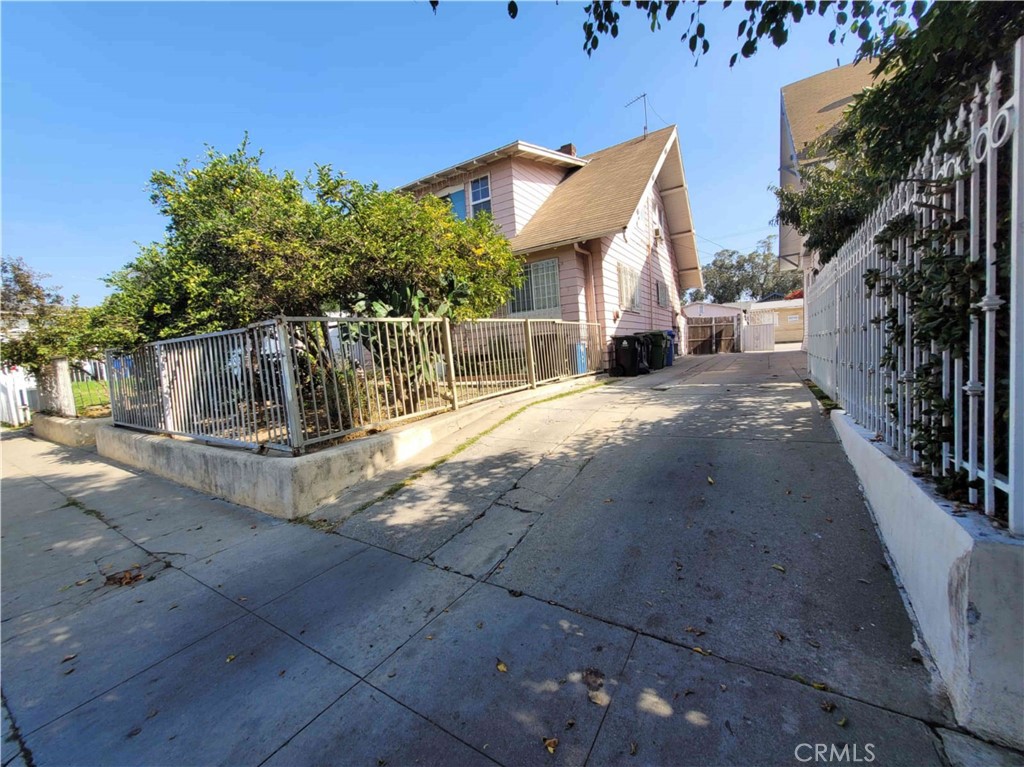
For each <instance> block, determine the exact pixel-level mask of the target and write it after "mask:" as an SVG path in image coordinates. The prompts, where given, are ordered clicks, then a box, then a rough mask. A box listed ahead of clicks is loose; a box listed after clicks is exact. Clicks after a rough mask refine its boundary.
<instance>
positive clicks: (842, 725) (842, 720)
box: [836, 716, 846, 727]
mask: <svg viewBox="0 0 1024 767" xmlns="http://www.w3.org/2000/svg"><path fill="white" fill-rule="evenodd" d="M836 724H838V725H839V726H840V727H845V726H846V717H845V716H844V717H843V718H842V719H840V720H839V721H838V722H836Z"/></svg>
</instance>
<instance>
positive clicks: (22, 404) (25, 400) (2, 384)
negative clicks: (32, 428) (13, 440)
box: [0, 365, 38, 426]
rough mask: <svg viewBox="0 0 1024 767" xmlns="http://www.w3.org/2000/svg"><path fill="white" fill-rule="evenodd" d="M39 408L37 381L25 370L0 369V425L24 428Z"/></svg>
mask: <svg viewBox="0 0 1024 767" xmlns="http://www.w3.org/2000/svg"><path fill="white" fill-rule="evenodd" d="M37 406H38V398H37V396H36V380H35V378H33V377H32V374H31V373H29V372H28V371H27V370H25V368H21V367H12V366H6V365H5V366H3V367H0V423H5V424H10V425H11V426H22V425H24V424H26V423H28V422H29V420H31V418H32V410H33V409H34V408H35V407H37Z"/></svg>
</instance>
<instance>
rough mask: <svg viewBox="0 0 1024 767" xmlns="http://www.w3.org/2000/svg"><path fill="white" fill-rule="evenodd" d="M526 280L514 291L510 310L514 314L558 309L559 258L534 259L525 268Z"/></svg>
mask: <svg viewBox="0 0 1024 767" xmlns="http://www.w3.org/2000/svg"><path fill="white" fill-rule="evenodd" d="M524 271H525V273H526V281H525V282H524V283H523V285H522V287H520V288H517V289H516V290H514V291H513V292H512V303H511V305H510V307H509V311H511V313H512V314H526V313H527V312H536V311H542V310H545V309H557V308H558V306H559V301H558V259H557V258H549V259H546V260H544V261H534V262H533V263H532V264H527V265H526V268H525V270H524Z"/></svg>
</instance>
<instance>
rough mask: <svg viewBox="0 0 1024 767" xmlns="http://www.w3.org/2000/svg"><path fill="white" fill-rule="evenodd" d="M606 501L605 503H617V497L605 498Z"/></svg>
mask: <svg viewBox="0 0 1024 767" xmlns="http://www.w3.org/2000/svg"><path fill="white" fill-rule="evenodd" d="M604 502H605V503H615V499H614V498H605V499H604Z"/></svg>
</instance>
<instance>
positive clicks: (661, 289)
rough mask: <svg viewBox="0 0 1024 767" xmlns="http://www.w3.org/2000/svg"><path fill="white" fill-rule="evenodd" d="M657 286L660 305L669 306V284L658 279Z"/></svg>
mask: <svg viewBox="0 0 1024 767" xmlns="http://www.w3.org/2000/svg"><path fill="white" fill-rule="evenodd" d="M655 287H656V288H657V289H658V306H668V285H666V284H665V283H664V282H662V281H661V280H658V281H657V282H656V283H655Z"/></svg>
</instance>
